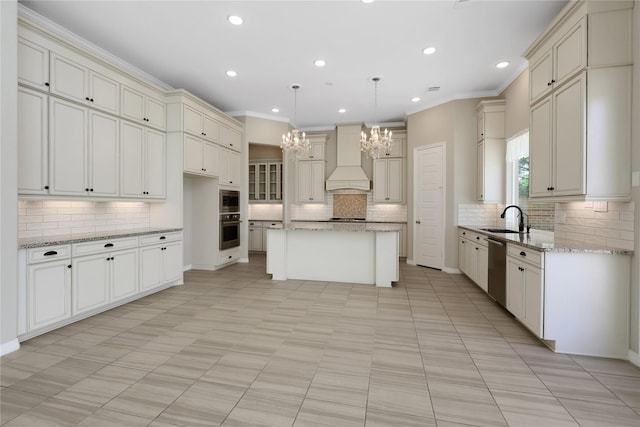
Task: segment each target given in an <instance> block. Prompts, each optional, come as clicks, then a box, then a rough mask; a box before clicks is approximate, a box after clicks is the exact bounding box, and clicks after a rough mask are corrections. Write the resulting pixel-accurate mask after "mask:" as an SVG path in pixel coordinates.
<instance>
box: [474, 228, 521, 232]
mask: <svg viewBox="0 0 640 427" xmlns="http://www.w3.org/2000/svg"><path fill="white" fill-rule="evenodd" d="M480 230H482V231H488V232H489V233H519V231H518V230H509V229H508V228H481V229H480Z"/></svg>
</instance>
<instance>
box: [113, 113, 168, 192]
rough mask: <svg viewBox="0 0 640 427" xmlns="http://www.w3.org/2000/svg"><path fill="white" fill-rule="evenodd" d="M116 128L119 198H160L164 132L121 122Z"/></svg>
mask: <svg viewBox="0 0 640 427" xmlns="http://www.w3.org/2000/svg"><path fill="white" fill-rule="evenodd" d="M120 129H121V137H120V141H121V143H120V147H121V149H120V175H121V176H120V196H121V197H127V198H129V197H131V198H140V199H163V198H164V197H165V195H166V170H167V165H166V162H167V159H166V157H167V143H166V140H165V135H164V133H162V132H158V131H155V130H153V129H148V128H146V127H144V126H140V125H137V124H134V123H129V122H124V121H123V122H122V124H121V127H120Z"/></svg>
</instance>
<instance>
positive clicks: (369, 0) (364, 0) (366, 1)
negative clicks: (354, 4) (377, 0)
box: [362, 0, 373, 3]
mask: <svg viewBox="0 0 640 427" xmlns="http://www.w3.org/2000/svg"><path fill="white" fill-rule="evenodd" d="M362 3H373V0H362Z"/></svg>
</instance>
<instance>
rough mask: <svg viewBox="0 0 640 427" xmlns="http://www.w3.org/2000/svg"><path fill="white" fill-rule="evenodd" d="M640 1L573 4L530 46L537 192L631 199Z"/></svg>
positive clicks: (552, 197) (539, 195)
mask: <svg viewBox="0 0 640 427" xmlns="http://www.w3.org/2000/svg"><path fill="white" fill-rule="evenodd" d="M632 6H633V4H632V2H576V3H570V4H569V5H567V7H566V8H565V10H564V12H563V13H564V15H561V16H559V19H557V20H556V21H555V22H557V24H555V26H553V27H550V28H548V29H547V30H545V32H544V33H543V34H542V35H541V36H540V37H539V39H538V41H536V43H534V45H532V46H531V47H530V48H529V49H528V50H527V52H525V57H526V58H527V59H528V60H529V62H530V63H531V64H532V65H531V67H530V79H529V81H530V95H531V107H530V129H529V135H530V141H529V152H530V182H529V184H530V186H529V196H530V197H532V198H536V199H537V200H539V201H542V200H543V199H547V200H548V201H574V200H575V201H579V200H583V201H584V200H608V201H626V200H629V198H630V194H631V186H630V179H629V176H630V174H631V160H630V157H631V156H630V150H631V132H630V129H631V109H632V108H631V88H632V76H631V72H632V61H633V55H632V51H631V47H632V42H631V35H632V24H631V22H632V20H631V14H632V9H631V7H632ZM549 70H551V71H549ZM549 75H550V76H551V78H550V80H549V79H548V76H549ZM545 84H546V86H545Z"/></svg>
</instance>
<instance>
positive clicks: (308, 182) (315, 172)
mask: <svg viewBox="0 0 640 427" xmlns="http://www.w3.org/2000/svg"><path fill="white" fill-rule="evenodd" d="M297 169H298V170H297V188H298V200H297V201H298V203H317V202H324V179H325V178H324V160H320V161H317V160H313V161H299V162H297Z"/></svg>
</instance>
